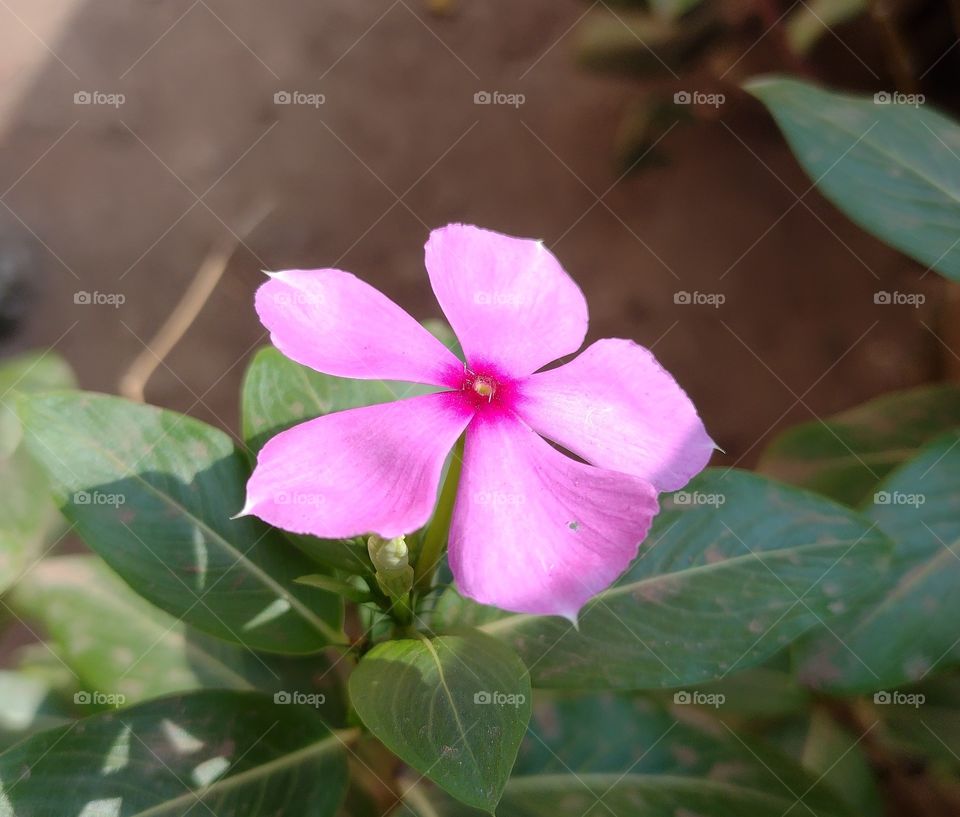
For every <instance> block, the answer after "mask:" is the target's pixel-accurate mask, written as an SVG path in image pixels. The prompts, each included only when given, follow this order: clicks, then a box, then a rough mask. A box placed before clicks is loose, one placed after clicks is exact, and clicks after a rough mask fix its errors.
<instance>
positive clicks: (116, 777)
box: [0, 692, 347, 817]
mask: <svg viewBox="0 0 960 817" xmlns="http://www.w3.org/2000/svg"><path fill="white" fill-rule="evenodd" d="M346 786H347V764H346V757H345V753H344V749H343V743H342V742H341V739H340V738H339V737H338V736H337V735H334V734H332V733H331V732H330V730H329V729H328V728H327V727H326V726H325V725H324V723H323V721H322V720H320V718H319V716H317V715H316V714H314V713H313V711H312V710H311V709H309V708H305V707H299V706H281V705H276V704H274V703H273V702H272V701H271V699H270V698H268V697H265V696H262V695H258V694H256V693H241V692H197V693H192V694H189V695H184V696H181V697H174V698H166V699H160V700H158V701H152V702H150V703H146V704H141V705H140V706H137V707H133V708H132V709H125V710H119V711H117V712H116V713H110V714H102V715H96V716H94V717H92V718H88V719H86V720H84V721H80V722H79V723H78V724H72V725H70V726H66V727H63V728H61V729H55V730H51V731H48V732H43V733H41V734H39V735H36V736H34V737H32V738H30V739H29V740H27V741H26V742H24V743H21V744H19V745H18V746H16V747H14V748H13V749H10V750H9V751H7V752H5V753H4V754H3V755H0V815H3V816H4V817H14V815H16V817H26V815H30V817H79V816H80V815H85V816H86V815H94V814H96V815H116V817H120V815H122V816H123V817H183V816H184V815H186V814H215V815H217V817H263V815H265V814H297V815H301V814H302V815H308V814H309V815H311V817H332V815H334V814H335V813H336V811H337V808H338V805H339V803H340V800H341V798H342V797H343V793H344V791H345V790H346Z"/></svg>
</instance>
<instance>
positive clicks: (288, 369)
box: [240, 321, 463, 574]
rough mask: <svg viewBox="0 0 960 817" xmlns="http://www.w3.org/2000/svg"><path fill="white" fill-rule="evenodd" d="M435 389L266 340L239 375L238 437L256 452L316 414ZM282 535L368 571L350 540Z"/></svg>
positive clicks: (439, 327)
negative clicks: (349, 370) (327, 363)
mask: <svg viewBox="0 0 960 817" xmlns="http://www.w3.org/2000/svg"><path fill="white" fill-rule="evenodd" d="M424 327H425V328H426V329H427V330H428V331H429V332H430V333H431V334H432V335H434V337H436V338H437V339H438V340H440V341H441V342H442V343H443V344H444V345H445V346H446V347H447V348H448V349H450V350H451V351H452V352H454V354H457V355H458V356H460V357H462V356H463V352H462V351H461V349H460V346H459V344H458V343H457V339H456V337H454V335H453V332H451V331H450V329H449V327H447V326H446V325H445V324H444V323H442V322H441V321H426V322H424ZM437 390H438V389H436V388H435V387H433V386H424V385H421V384H416V383H400V382H393V381H384V380H349V379H347V378H343V377H333V376H331V375H327V374H321V373H320V372H317V371H314V370H313V369H311V368H309V367H307V366H301V365H300V364H299V363H295V362H294V361H292V360H290V359H289V358H287V357H285V356H284V355H282V354H281V353H280V352H279V351H278V350H277V349H274V348H273V347H270V346H268V347H265V348H263V349H260V350H259V351H258V352H257V353H256V354H255V355H254V357H253V360H252V361H251V363H250V365H249V367H248V368H247V372H246V374H245V375H244V380H243V388H242V400H241V412H240V413H241V419H242V426H243V437H244V440H245V441H246V444H247V446H248V448H249V449H250V452H251V453H252V454H256V453H257V452H258V451H259V450H260V449H261V448H262V447H263V446H264V444H265V443H266V442H267V440H269V439H270V438H271V437H273V436H275V435H276V434H279V433H280V432H281V431H285V430H286V429H288V428H290V427H292V426H295V425H297V424H299V423H302V422H305V421H307V420H312V419H313V418H315V417H320V416H322V415H325V414H330V413H332V412H335V411H344V410H346V409H351V408H359V407H361V406H371V405H374V404H377V403H387V402H390V401H392V400H397V399H401V398H405V397H413V396H415V395H418V394H428V393H430V392H435V391H437ZM285 536H286V538H287V539H289V540H290V541H291V542H293V543H294V544H295V545H296V546H297V547H298V548H299V549H300V550H301V551H303V552H304V553H306V554H307V555H308V556H310V557H311V559H313V560H315V561H317V562H319V563H320V564H323V565H325V566H328V567H333V568H338V569H340V570H344V571H347V572H349V573H355V574H362V573H367V572H369V568H370V565H369V559H368V558H367V555H366V548H365V547H363V546H360V547H358V546H357V545H356V543H354V542H352V541H349V540H332V539H319V538H317V537H315V536H301V535H297V534H285ZM310 572H313V571H310Z"/></svg>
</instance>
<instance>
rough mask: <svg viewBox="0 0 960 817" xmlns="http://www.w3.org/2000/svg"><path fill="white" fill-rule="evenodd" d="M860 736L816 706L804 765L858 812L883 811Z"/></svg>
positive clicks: (880, 812)
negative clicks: (861, 745)
mask: <svg viewBox="0 0 960 817" xmlns="http://www.w3.org/2000/svg"><path fill="white" fill-rule="evenodd" d="M871 731H872V730H871ZM858 737H859V735H853V734H851V733H850V732H848V731H847V730H846V729H844V728H843V727H841V726H840V725H839V724H838V723H837V722H836V721H835V720H834V719H833V718H832V717H831V716H830V714H829V713H828V712H827V711H826V710H824V709H814V711H813V713H812V715H811V716H810V724H809V727H808V731H807V735H806V741H805V743H804V747H803V765H804V767H805V768H806V769H808V770H809V771H810V772H811V773H812V774H813V775H814V776H815V777H816V778H817V780H818V781H822V783H823V784H824V785H826V786H829V787H830V788H831V789H833V791H834V792H836V794H837V796H838V797H841V798H843V800H844V801H845V802H846V803H847V804H848V805H849V806H850V807H851V808H853V809H855V811H856V813H857V814H882V813H883V800H882V799H881V796H880V792H879V790H878V789H877V784H876V781H875V780H874V776H873V769H872V768H871V767H870V762H869V760H867V757H866V756H865V755H864V753H863V751H862V749H861V747H860V743H861V741H860V740H858Z"/></svg>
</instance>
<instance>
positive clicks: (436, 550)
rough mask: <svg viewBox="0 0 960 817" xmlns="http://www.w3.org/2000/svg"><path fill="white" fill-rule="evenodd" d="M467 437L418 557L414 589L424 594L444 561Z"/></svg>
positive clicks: (455, 450)
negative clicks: (438, 566)
mask: <svg viewBox="0 0 960 817" xmlns="http://www.w3.org/2000/svg"><path fill="white" fill-rule="evenodd" d="M463 440H464V438H463V437H460V439H459V440H457V444H456V445H455V446H454V447H453V455H452V456H451V458H450V467H449V468H448V469H447V478H446V479H445V480H444V483H443V488H441V489H440V500H439V501H438V502H437V510H436V512H435V513H434V515H433V520H432V521H431V522H430V527H429V528H427V532H426V535H425V536H424V537H423V546H422V547H421V548H420V555H419V556H418V557H417V564H416V566H415V567H414V575H413V586H414V588H415V589H416V590H418V591H420V592H426V591H427V590H429V589H430V583H431V582H432V581H433V572H434V571H435V570H436V569H437V565H438V564H440V559H441V558H443V549H444V548H445V547H446V545H447V539H448V538H449V537H450V520H451V519H452V518H453V503H454V502H455V501H456V498H457V487H458V486H459V485H460V469H461V467H462V466H463Z"/></svg>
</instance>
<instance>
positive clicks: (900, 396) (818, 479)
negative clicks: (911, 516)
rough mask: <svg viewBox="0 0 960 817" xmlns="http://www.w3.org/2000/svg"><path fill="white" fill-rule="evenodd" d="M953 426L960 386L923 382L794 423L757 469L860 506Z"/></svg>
mask: <svg viewBox="0 0 960 817" xmlns="http://www.w3.org/2000/svg"><path fill="white" fill-rule="evenodd" d="M952 428H960V387H957V386H954V385H951V384H949V383H940V384H937V385H933V386H921V387H919V388H916V389H910V390H908V391H902V392H896V393H894V394H887V395H884V396H883V397H878V398H877V399H876V400H870V401H869V402H867V403H864V404H863V405H861V406H857V407H855V408H852V409H850V410H848V411H844V412H842V413H840V414H835V415H834V416H832V417H828V418H826V419H825V420H814V421H812V422H809V423H803V424H801V425H798V426H794V427H793V428H791V429H789V430H787V431H786V432H785V433H783V434H781V435H780V436H779V437H777V438H776V439H775V440H774V441H773V442H772V443H771V444H770V446H769V447H768V448H767V449H766V451H764V452H763V456H762V457H761V459H760V464H759V465H758V466H757V469H758V470H759V471H760V472H761V473H764V474H768V475H770V476H772V477H776V478H777V479H782V480H784V481H786V482H790V483H792V484H794V485H799V486H800V487H803V488H807V489H809V490H811V491H816V492H817V493H821V494H824V495H825V496H829V497H830V498H832V499H835V500H837V501H838V502H843V503H844V504H847V505H858V504H860V502H862V501H863V500H864V499H866V498H867V497H868V496H872V494H873V491H874V489H875V488H876V485H877V483H878V482H879V481H880V480H881V479H883V477H885V476H886V475H887V474H888V473H890V471H891V470H893V468H895V467H896V466H897V465H900V464H901V463H903V462H905V461H906V460H908V459H910V457H912V456H914V455H915V454H916V452H917V451H918V450H919V449H920V447H921V446H923V445H926V444H927V443H928V442H930V441H931V440H932V439H934V438H935V437H938V436H939V435H940V434H942V433H943V432H945V431H948V430H949V429H952Z"/></svg>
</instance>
